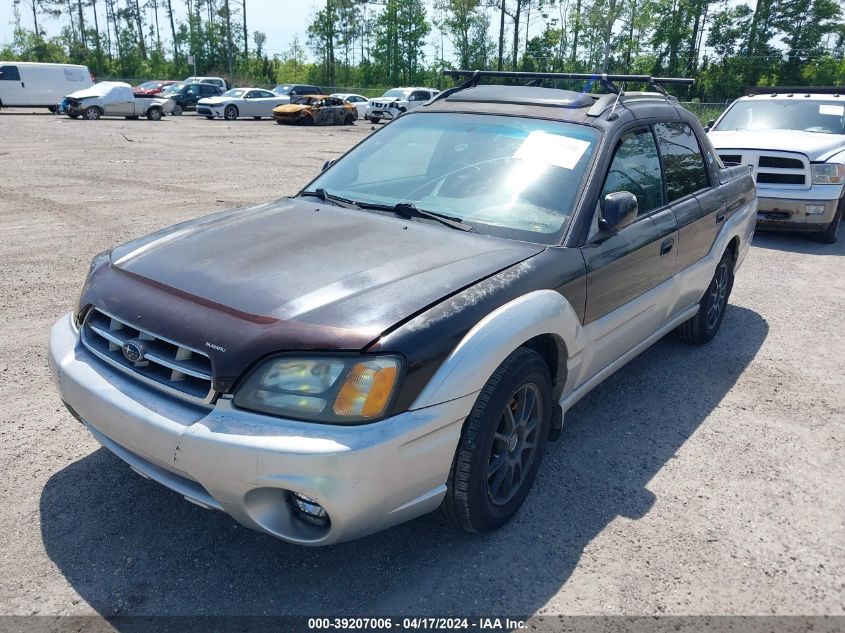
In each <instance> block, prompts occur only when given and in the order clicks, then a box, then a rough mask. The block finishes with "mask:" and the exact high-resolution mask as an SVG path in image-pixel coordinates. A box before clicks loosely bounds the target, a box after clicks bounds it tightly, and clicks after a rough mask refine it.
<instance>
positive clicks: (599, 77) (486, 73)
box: [443, 70, 695, 94]
mask: <svg viewBox="0 0 845 633" xmlns="http://www.w3.org/2000/svg"><path fill="white" fill-rule="evenodd" d="M443 74H444V75H446V76H448V77H452V78H454V79H459V78H461V77H472V78H473V79H474V80H475V83H476V84H477V83H478V80H479V79H481V78H483V77H499V78H503V79H529V80H531V81H532V83H533V82H534V81H539V80H543V79H569V80H575V81H589V82H593V81H598V82H601V84H602V86H604V88H605V89H606V90H608V91H609V92H613V93H616V94H618V93H619V92H620V91H621V89H620V88H619V87H618V86H617V85H616V84H615V83H614V82H617V81H619V82H623V81H630V82H636V83H644V84H647V85H648V87H649V88H650V89H653V90H655V91H657V92H662V93H664V94H665V93H666V91H665V90H664V89H662V88H661V87H660V86H661V84H680V85H686V86H691V85H693V84H694V83H695V79H686V78H683V77H652V76H651V75H608V74H601V73H597V74H588V73H538V72H521V71H513V70H446V71H443ZM473 85H475V84H473ZM461 89H463V88H461Z"/></svg>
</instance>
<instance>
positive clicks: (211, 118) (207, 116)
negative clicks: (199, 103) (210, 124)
mask: <svg viewBox="0 0 845 633" xmlns="http://www.w3.org/2000/svg"><path fill="white" fill-rule="evenodd" d="M205 118H206V119H208V120H209V121H213V120H214V117H213V116H210V115H206V117H205Z"/></svg>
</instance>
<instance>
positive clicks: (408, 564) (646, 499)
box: [0, 110, 845, 616]
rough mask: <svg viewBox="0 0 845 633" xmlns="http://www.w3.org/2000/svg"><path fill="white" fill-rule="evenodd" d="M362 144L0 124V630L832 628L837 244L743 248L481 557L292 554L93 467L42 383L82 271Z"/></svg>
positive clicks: (414, 526)
mask: <svg viewBox="0 0 845 633" xmlns="http://www.w3.org/2000/svg"><path fill="white" fill-rule="evenodd" d="M370 128H371V126H370V124H368V123H362V122H359V123H358V124H357V125H355V126H354V127H351V128H349V127H338V128H282V127H279V126H276V125H274V124H273V123H272V122H270V121H260V122H259V121H252V120H245V121H238V122H232V123H227V122H223V121H213V122H212V121H206V120H204V119H201V118H197V117H194V116H184V117H182V118H181V119H177V118H173V117H168V118H166V119H165V120H163V121H161V122H158V123H156V122H148V121H143V120H142V121H124V120H101V121H99V122H86V121H73V120H70V119H67V118H62V117H56V116H51V115H47V114H35V113H28V112H25V111H20V112H18V113H15V112H14V111H8V110H6V111H3V112H2V113H0V316H2V322H3V326H2V329H0V377H2V380H0V402H3V403H4V406H3V407H2V411H0V495H2V503H0V529H2V537H0V614H20V615H27V614H102V615H111V614H144V615H152V614H171V615H175V614H178V615H193V614H325V613H330V614H335V615H345V616H351V615H374V614H403V613H415V614H429V615H431V614H436V615H450V614H457V613H461V614H467V613H475V614H488V613H490V612H495V613H499V614H523V615H528V614H533V613H549V614H558V613H566V614H649V615H651V614H653V615H660V614H761V615H762V614H782V615H789V614H793V615H810V614H817V615H818V614H837V615H842V614H845V492H843V491H845V487H843V473H845V446H844V445H843V441H845V379H843V369H844V368H845V339H843V331H845V318H843V314H845V239H841V240H840V242H839V244H837V245H834V246H825V245H821V244H816V243H814V242H811V241H809V240H807V239H805V238H803V237H800V236H789V235H775V234H758V235H757V236H756V237H755V241H754V247H753V248H752V250H751V252H750V254H749V256H748V258H747V260H746V263H745V265H744V267H743V268H742V269H741V270H740V271H739V273H738V276H737V280H736V285H735V288H734V292H733V296H732V298H731V306H730V308H729V311H728V313H727V316H726V318H725V321H724V324H723V326H722V330H721V332H720V333H719V335H718V337H717V338H716V340H715V341H714V342H712V343H711V344H710V345H707V346H705V347H701V348H695V347H691V346H687V345H684V344H681V343H679V342H676V341H674V340H671V339H666V340H663V341H661V342H659V343H658V344H657V345H655V346H654V347H653V348H652V349H650V350H649V351H647V352H646V353H644V354H642V355H641V356H640V357H639V358H637V359H636V360H635V361H633V362H632V363H631V364H629V365H628V366H627V367H626V368H624V369H623V370H621V371H620V372H618V373H617V374H616V375H615V376H613V377H612V378H611V379H609V380H608V381H607V382H606V383H605V384H604V385H603V386H601V387H600V388H598V389H597V390H595V391H594V392H593V393H592V394H591V395H590V396H588V397H587V398H585V399H584V400H582V401H581V402H580V403H579V404H578V405H577V406H576V407H575V408H574V409H573V410H572V411H570V412H569V413H568V415H567V418H566V421H565V427H564V434H563V437H562V439H561V441H560V442H559V443H557V444H553V445H551V446H550V449H549V450H548V451H547V453H546V458H545V462H544V464H543V467H542V469H541V471H540V476H539V478H538V481H537V483H536V484H535V487H534V489H533V491H532V493H531V495H530V496H529V499H528V501H527V503H526V506H525V507H524V508H523V510H522V511H521V512H520V513H519V514H518V516H517V518H516V520H515V521H513V522H512V523H511V524H510V525H509V526H507V527H506V528H504V529H502V530H500V531H498V532H496V533H494V534H490V535H487V536H482V537H470V536H467V535H463V534H458V533H455V532H453V531H451V530H450V529H449V528H447V527H445V526H443V525H441V524H439V523H438V522H436V521H435V520H433V519H432V518H429V517H424V518H422V519H418V520H416V521H413V522H411V523H409V524H406V525H402V526H399V527H397V528H394V529H391V530H388V531H386V532H383V533H380V534H376V535H374V536H371V537H368V538H365V539H362V540H359V541H355V542H352V543H348V544H344V545H339V546H334V547H329V548H325V549H307V548H301V547H295V546H292V545H287V544H285V543H283V542H280V541H277V540H274V539H273V538H271V537H269V536H265V535H261V534H258V533H255V532H251V531H249V530H246V529H244V528H242V527H239V526H238V525H237V524H236V523H235V522H234V521H233V520H232V519H230V518H228V517H227V516H226V515H224V514H222V513H215V512H211V511H205V510H202V509H200V508H198V507H196V506H194V505H191V504H189V503H187V502H185V501H184V500H183V499H182V498H181V497H179V496H178V495H176V494H174V493H171V492H169V491H167V490H165V489H163V488H161V487H160V486H158V485H157V484H155V483H153V482H151V481H147V480H145V479H142V478H140V477H138V476H136V475H135V474H134V473H132V472H131V471H130V470H129V468H128V467H126V466H125V465H124V464H123V462H121V461H120V460H119V459H117V458H116V457H114V456H112V455H111V454H110V453H109V452H108V451H106V450H105V449H102V448H100V447H99V445H98V444H97V443H96V442H95V441H94V440H93V439H92V438H91V437H90V436H89V435H88V433H87V432H86V431H85V430H84V429H83V427H82V426H81V425H79V424H78V423H77V422H75V421H74V420H73V419H72V418H71V416H70V415H69V414H68V413H67V412H66V411H65V409H64V407H63V406H62V405H61V403H60V401H59V398H58V396H57V394H56V391H55V389H54V387H53V384H52V382H51V380H50V376H49V372H48V369H47V361H46V346H47V336H48V331H49V329H50V327H51V325H52V324H53V322H54V321H55V320H56V319H57V318H58V317H59V316H60V315H62V314H64V313H65V312H67V311H68V310H69V309H70V308H71V304H72V303H73V301H74V298H75V296H76V294H77V292H78V290H79V288H80V285H81V283H82V280H83V277H84V275H85V272H86V270H87V266H88V262H89V261H90V259H91V257H92V256H93V255H94V254H95V253H98V252H100V251H102V250H104V249H106V248H108V247H110V246H112V245H115V244H118V243H120V242H123V241H125V240H128V239H130V238H133V237H136V236H140V235H143V234H145V233H148V232H150V231H152V230H154V229H158V228H160V227H164V226H167V225H169V224H172V223H174V222H178V221H181V220H185V219H188V218H192V217H195V216H198V215H203V214H206V213H208V212H212V211H215V210H219V209H225V208H228V207H235V206H241V205H248V204H250V203H256V202H261V201H266V200H268V199H272V198H277V197H280V196H283V195H287V194H292V193H294V192H295V191H296V190H297V189H298V188H299V187H300V186H302V185H304V184H305V183H306V182H307V181H308V180H309V179H310V178H311V177H312V176H313V175H314V174H315V173H317V171H318V170H319V168H320V166H321V164H322V163H323V162H324V161H326V160H329V159H331V158H335V157H336V156H338V155H339V154H340V153H341V152H343V151H344V150H346V149H347V148H349V147H350V146H351V145H353V144H354V143H356V142H357V141H359V140H360V139H362V138H364V136H365V135H366V134H368V133H369V131H370Z"/></svg>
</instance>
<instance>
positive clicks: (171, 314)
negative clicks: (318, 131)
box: [82, 198, 543, 391]
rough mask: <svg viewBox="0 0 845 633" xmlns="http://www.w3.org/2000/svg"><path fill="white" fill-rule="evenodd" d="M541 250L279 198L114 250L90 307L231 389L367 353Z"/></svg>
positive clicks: (90, 289)
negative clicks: (195, 363) (200, 353)
mask: <svg viewBox="0 0 845 633" xmlns="http://www.w3.org/2000/svg"><path fill="white" fill-rule="evenodd" d="M542 250H543V247H541V246H535V245H531V244H526V243H522V242H514V241H511V240H505V239H499V238H494V237H488V236H484V235H478V234H471V233H463V232H460V231H455V230H452V229H449V228H446V227H441V226H439V225H436V224H430V223H424V222H419V221H407V220H402V219H399V218H396V217H394V216H393V215H391V214H384V213H370V212H365V211H356V210H350V209H343V208H339V207H335V206H331V205H328V204H321V203H319V204H318V201H316V200H314V201H313V202H312V201H311V200H310V199H308V198H305V199H283V200H279V201H277V202H274V203H270V204H266V205H261V206H258V207H253V208H249V209H241V210H236V211H231V212H225V213H222V214H217V215H214V216H210V217H208V218H201V219H199V220H194V221H191V222H187V223H184V224H181V225H177V226H175V227H171V228H169V229H165V230H164V231H160V232H158V233H155V234H152V235H150V236H147V237H145V238H141V239H140V240H136V241H135V242H130V243H128V244H125V245H123V246H120V247H117V248H115V249H114V250H113V251H112V254H111V261H110V265H109V266H103V267H101V268H100V269H98V270H97V271H95V272H94V273H92V275H91V278H90V279H89V283H88V284H87V286H86V289H85V291H84V295H83V299H82V305H87V304H93V305H97V306H98V307H100V308H102V309H104V310H106V311H108V312H111V313H113V314H115V315H116V316H119V317H121V318H123V319H126V320H129V321H131V322H135V323H136V324H137V325H138V326H139V327H142V328H145V329H148V330H150V331H153V332H155V333H157V334H160V335H162V336H165V337H167V338H170V339H173V340H177V341H179V342H181V343H184V344H186V345H189V346H192V347H197V348H200V349H203V350H204V351H205V352H207V353H208V355H209V356H210V357H211V359H212V363H213V365H214V369H215V376H216V377H217V380H216V383H215V387H216V388H217V389H218V390H222V391H225V390H228V388H229V387H230V386H231V383H232V382H233V381H234V380H235V379H236V378H237V377H238V375H240V374H241V372H242V371H244V370H245V369H246V368H247V367H248V366H249V365H250V364H251V363H252V362H253V361H255V360H256V359H258V358H260V357H262V356H265V355H267V354H270V353H273V352H279V351H296V350H318V349H319V350H322V349H325V350H360V349H363V348H365V347H367V346H368V345H369V344H370V343H372V342H373V341H374V340H377V339H378V338H379V337H380V336H381V334H382V333H384V332H386V331H388V330H390V329H392V328H393V327H395V326H396V325H397V324H399V323H401V322H403V321H405V320H407V319H409V318H410V317H412V316H414V315H415V314H417V313H419V312H420V311H422V310H424V309H426V308H427V307H429V306H431V305H434V304H436V303H437V302H439V301H440V300H442V299H443V298H445V297H447V296H449V295H451V294H453V293H455V292H457V291H459V290H461V289H462V288H464V287H466V286H469V285H471V284H473V283H475V282H477V281H478V280H480V279H483V278H485V277H487V276H489V275H491V274H494V273H496V272H497V271H500V270H503V269H505V268H508V267H509V266H512V265H514V264H516V263H518V262H520V261H523V260H525V259H527V258H529V257H532V256H533V255H536V254H537V253H539V252H541V251H542ZM208 344H211V345H214V346H215V347H210V346H209V345H208ZM217 348H220V349H224V350H225V351H220V349H217Z"/></svg>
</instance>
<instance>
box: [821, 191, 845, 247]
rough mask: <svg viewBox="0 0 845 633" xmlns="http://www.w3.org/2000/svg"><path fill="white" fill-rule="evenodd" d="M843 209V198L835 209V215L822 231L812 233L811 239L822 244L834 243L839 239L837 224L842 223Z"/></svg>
mask: <svg viewBox="0 0 845 633" xmlns="http://www.w3.org/2000/svg"><path fill="white" fill-rule="evenodd" d="M843 210H845V198H842V199H841V200H840V201H839V207H838V208H837V209H836V215H834V216H833V221H832V222H831V223H830V224H828V225H827V228H826V229H825V230H824V231H819V232H818V233H815V234H814V235H813V239H814V240H816V241H817V242H821V243H822V244H836V241H837V240H838V239H839V225H840V224H841V223H842V213H843Z"/></svg>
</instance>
